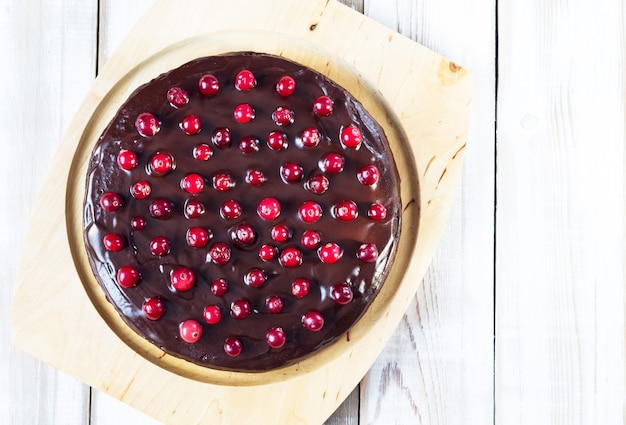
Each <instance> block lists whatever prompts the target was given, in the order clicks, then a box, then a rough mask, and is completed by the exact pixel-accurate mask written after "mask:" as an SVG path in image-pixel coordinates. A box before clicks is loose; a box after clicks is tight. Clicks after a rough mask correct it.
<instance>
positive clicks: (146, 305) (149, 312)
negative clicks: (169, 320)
mask: <svg viewBox="0 0 626 425" xmlns="http://www.w3.org/2000/svg"><path fill="white" fill-rule="evenodd" d="M141 309H142V310H143V314H144V315H145V316H146V318H147V319H148V320H159V319H160V318H161V317H163V314H165V303H164V302H163V300H162V299H161V297H151V298H148V299H146V300H145V301H144V302H143V306H142V308H141Z"/></svg>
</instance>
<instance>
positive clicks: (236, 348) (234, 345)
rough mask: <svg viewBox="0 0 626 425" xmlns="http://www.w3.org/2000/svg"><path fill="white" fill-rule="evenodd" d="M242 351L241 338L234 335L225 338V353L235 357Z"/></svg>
mask: <svg viewBox="0 0 626 425" xmlns="http://www.w3.org/2000/svg"><path fill="white" fill-rule="evenodd" d="M242 351H243V344H242V343H241V340H239V339H237V338H235V337H230V338H226V341H224V352H225V353H226V354H228V355H229V356H231V357H237V356H238V355H239V354H241V352H242Z"/></svg>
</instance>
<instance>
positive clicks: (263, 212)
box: [256, 198, 280, 221]
mask: <svg viewBox="0 0 626 425" xmlns="http://www.w3.org/2000/svg"><path fill="white" fill-rule="evenodd" d="M256 211H257V214H259V217H261V218H262V219H263V220H266V221H271V220H275V219H276V218H278V216H279V215H280V202H278V199H276V198H264V199H262V200H261V202H259V206H258V207H257V209H256Z"/></svg>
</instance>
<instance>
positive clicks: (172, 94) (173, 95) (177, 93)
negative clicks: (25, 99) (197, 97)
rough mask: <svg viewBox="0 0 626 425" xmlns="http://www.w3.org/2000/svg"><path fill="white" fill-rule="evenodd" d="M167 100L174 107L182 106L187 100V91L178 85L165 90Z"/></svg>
mask: <svg viewBox="0 0 626 425" xmlns="http://www.w3.org/2000/svg"><path fill="white" fill-rule="evenodd" d="M166 96H167V101H168V102H169V103H170V105H172V106H173V107H174V108H182V107H183V106H185V105H186V104H187V103H188V102H189V93H187V91H186V90H183V89H181V88H180V87H172V88H171V89H169V90H168V91H167V95H166Z"/></svg>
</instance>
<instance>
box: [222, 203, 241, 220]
mask: <svg viewBox="0 0 626 425" xmlns="http://www.w3.org/2000/svg"><path fill="white" fill-rule="evenodd" d="M220 215H221V216H222V217H223V218H224V219H226V220H236V219H238V218H239V217H241V205H239V203H238V202H237V201H235V200H233V199H229V200H227V201H224V202H223V203H222V206H221V207H220Z"/></svg>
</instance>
